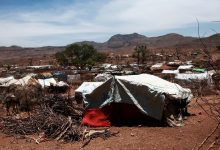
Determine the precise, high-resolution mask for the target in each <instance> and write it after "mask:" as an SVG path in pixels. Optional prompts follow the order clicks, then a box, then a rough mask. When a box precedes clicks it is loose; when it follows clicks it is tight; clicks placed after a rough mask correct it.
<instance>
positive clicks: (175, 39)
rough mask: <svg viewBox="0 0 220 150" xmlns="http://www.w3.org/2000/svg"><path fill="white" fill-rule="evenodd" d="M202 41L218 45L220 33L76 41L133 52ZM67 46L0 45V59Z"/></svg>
mask: <svg viewBox="0 0 220 150" xmlns="http://www.w3.org/2000/svg"><path fill="white" fill-rule="evenodd" d="M201 41H203V43H205V44H206V45H207V46H208V47H216V46H217V45H220V34H214V35H212V36H209V37H205V38H201V39H199V38H195V37H185V36H182V35H179V34H176V33H170V34H166V35H163V36H158V37H146V36H144V35H140V34H138V33H133V34H116V35H114V36H112V37H111V38H110V39H109V40H108V41H106V42H103V43H97V42H94V41H83V42H76V43H78V44H89V45H93V46H94V47H95V48H96V49H97V50H99V51H117V52H121V51H126V52H131V51H132V50H133V49H134V47H135V46H137V45H139V44H145V45H147V47H148V48H151V49H161V48H164V49H174V48H177V47H178V48H180V47H181V48H193V49H194V48H200V47H202V44H201ZM64 49H65V46H60V47H57V46H46V47H38V48H22V47H19V46H11V47H0V52H1V55H0V59H8V58H15V57H17V58H18V57H21V58H23V57H36V56H37V57H40V56H45V55H51V54H55V53H56V52H59V51H63V50H64Z"/></svg>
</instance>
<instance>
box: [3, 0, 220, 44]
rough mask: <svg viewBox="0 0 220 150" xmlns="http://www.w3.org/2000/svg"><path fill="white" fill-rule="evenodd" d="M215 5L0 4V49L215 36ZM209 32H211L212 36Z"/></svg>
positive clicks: (115, 1) (138, 1) (68, 0)
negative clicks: (133, 36)
mask: <svg viewBox="0 0 220 150" xmlns="http://www.w3.org/2000/svg"><path fill="white" fill-rule="evenodd" d="M219 6H220V0H0V46H10V45H20V46H45V45H51V46H52V45H66V44H70V43H72V42H76V41H82V40H94V41H97V42H103V41H106V40H108V38H109V37H110V36H112V35H114V34H118V33H121V34H129V33H134V32H137V33H140V34H143V35H146V36H158V35H163V34H167V33H171V32H172V33H179V34H183V35H186V36H197V23H196V18H198V20H199V22H200V26H201V30H200V32H201V35H204V36H208V35H211V34H215V32H220V22H213V21H220V16H219V15H220V7H219ZM213 29H214V30H215V31H213Z"/></svg>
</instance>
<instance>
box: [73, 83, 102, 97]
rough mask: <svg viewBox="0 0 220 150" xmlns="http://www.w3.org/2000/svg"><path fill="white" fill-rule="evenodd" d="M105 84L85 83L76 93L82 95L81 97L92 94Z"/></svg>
mask: <svg viewBox="0 0 220 150" xmlns="http://www.w3.org/2000/svg"><path fill="white" fill-rule="evenodd" d="M103 83H104V82H83V83H82V84H81V85H80V86H79V87H78V88H77V89H76V90H75V93H81V95H86V94H90V93H92V92H93V90H94V89H96V88H97V87H99V86H100V85H102V84H103Z"/></svg>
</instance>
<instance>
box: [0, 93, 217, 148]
mask: <svg viewBox="0 0 220 150" xmlns="http://www.w3.org/2000/svg"><path fill="white" fill-rule="evenodd" d="M207 99H208V100H209V102H211V103H213V104H214V105H218V106H220V96H209V97H207ZM202 106H206V105H204V104H202ZM205 108H206V109H207V111H208V107H205ZM1 111H2V109H1ZM189 112H190V113H191V114H192V115H191V116H190V117H188V119H187V120H186V121H185V125H184V126H183V127H174V128H171V127H147V126H133V127H127V126H123V127H111V129H110V130H111V131H113V132H116V131H119V134H118V135H117V136H116V137H110V138H108V139H107V140H103V139H102V138H97V139H94V140H92V141H91V142H90V143H89V144H88V145H87V146H85V147H84V148H83V149H86V150H87V149H88V150H98V149H108V150H111V149H122V150H123V149H124V150H126V149H139V150H144V149H153V150H155V149H162V150H163V149H164V150H165V149H166V150H167V149H178V150H182V149H186V150H188V149H193V148H197V147H198V146H199V144H201V143H202V141H203V140H204V139H205V138H206V137H207V136H208V135H209V134H210V133H211V132H212V130H213V129H214V128H215V127H216V125H217V121H215V120H214V119H212V117H211V116H209V115H207V114H206V113H205V111H204V110H203V109H201V107H200V106H199V105H198V104H197V103H196V102H195V99H193V101H192V102H191V103H190V106H189ZM219 138H220V129H218V130H217V131H216V132H215V133H214V134H213V135H212V136H211V137H210V138H209V140H207V142H205V144H204V146H203V147H202V149H209V148H210V149H220V139H219ZM81 145H82V143H81V142H76V143H68V144H64V143H62V142H55V141H47V142H42V143H40V144H36V143H35V142H34V141H33V140H30V139H15V138H13V137H7V136H6V135H4V134H2V133H0V149H1V150H9V149H10V150H38V149H39V150H61V149H67V150H70V149H80V147H81ZM210 145H213V147H210Z"/></svg>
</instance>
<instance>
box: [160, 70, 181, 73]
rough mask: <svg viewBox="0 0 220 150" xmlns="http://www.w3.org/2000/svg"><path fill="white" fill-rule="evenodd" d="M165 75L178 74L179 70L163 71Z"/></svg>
mask: <svg viewBox="0 0 220 150" xmlns="http://www.w3.org/2000/svg"><path fill="white" fill-rule="evenodd" d="M162 73H163V74H177V73H179V70H163V71H162Z"/></svg>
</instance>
